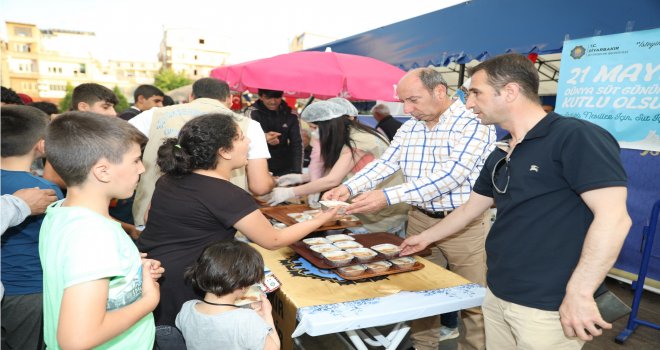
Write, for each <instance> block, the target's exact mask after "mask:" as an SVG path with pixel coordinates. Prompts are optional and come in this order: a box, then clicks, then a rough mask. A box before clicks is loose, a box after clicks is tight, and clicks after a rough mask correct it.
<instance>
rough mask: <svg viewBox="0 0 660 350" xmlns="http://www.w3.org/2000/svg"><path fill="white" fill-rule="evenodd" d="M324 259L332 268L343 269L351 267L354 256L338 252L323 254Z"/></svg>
mask: <svg viewBox="0 0 660 350" xmlns="http://www.w3.org/2000/svg"><path fill="white" fill-rule="evenodd" d="M321 255H323V259H325V260H326V261H327V262H328V264H329V265H330V266H333V267H341V266H346V265H349V264H350V263H351V262H352V261H353V255H351V254H348V253H347V252H345V251H343V250H337V251H334V252H326V253H322V254H321Z"/></svg>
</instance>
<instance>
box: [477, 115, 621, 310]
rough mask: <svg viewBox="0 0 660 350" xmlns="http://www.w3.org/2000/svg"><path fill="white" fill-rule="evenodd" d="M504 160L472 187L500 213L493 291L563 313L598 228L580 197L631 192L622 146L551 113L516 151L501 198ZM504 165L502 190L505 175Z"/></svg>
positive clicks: (491, 241) (497, 154)
mask: <svg viewBox="0 0 660 350" xmlns="http://www.w3.org/2000/svg"><path fill="white" fill-rule="evenodd" d="M507 138H508V137H507ZM505 156H506V152H504V151H503V150H501V149H499V148H496V149H495V151H493V153H491V154H490V156H489V157H488V159H486V164H485V166H484V167H483V169H482V170H481V174H480V175H479V178H478V179H477V181H476V183H475V185H474V187H473V190H474V191H475V192H476V193H479V194H481V195H484V196H488V197H493V198H494V200H495V204H496V206H497V220H496V221H495V224H494V225H493V227H492V228H491V230H490V233H489V234H488V237H487V238H486V254H487V259H488V260H487V265H488V272H487V282H488V287H489V288H490V289H491V291H492V292H493V294H495V295H496V296H497V297H499V298H501V299H504V300H507V301H510V302H513V303H516V304H520V305H524V306H528V307H533V308H538V309H542V310H558V309H559V306H560V305H561V302H562V300H563V298H564V294H565V291H566V284H567V283H568V280H569V278H570V277H571V274H572V273H573V270H574V269H575V267H576V265H577V263H578V260H579V258H580V253H581V251H582V245H583V244H584V239H585V236H586V233H587V229H588V228H589V225H590V224H591V222H592V221H593V214H592V212H591V210H590V209H589V207H587V205H586V204H585V203H584V201H582V198H581V197H580V194H581V193H583V192H586V191H589V190H594V189H598V188H605V187H615V186H626V173H625V171H624V169H623V166H622V164H621V158H620V150H619V146H618V143H617V141H616V140H615V139H614V138H613V137H612V135H610V134H609V133H608V132H607V131H605V130H604V129H602V128H601V127H599V126H596V125H595V124H592V123H589V122H586V121H583V120H579V119H575V118H566V117H562V116H559V115H558V114H555V113H550V114H548V115H547V116H546V117H545V118H543V119H542V120H541V121H540V122H539V123H538V124H537V125H536V126H534V128H532V129H531V130H530V131H529V132H528V133H527V135H526V136H525V139H524V140H523V142H521V143H520V144H518V145H517V146H516V148H515V149H514V151H513V153H512V155H511V157H510V161H509V163H508V171H509V181H508V188H507V190H506V193H504V194H500V193H498V192H496V191H495V189H494V188H493V185H492V174H493V169H494V168H495V167H496V165H497V164H498V162H499V161H500V160H501V159H502V158H503V157H505ZM499 164H500V166H498V168H497V169H498V171H497V178H496V181H498V182H497V185H498V188H499V189H500V190H503V189H504V187H505V185H506V171H507V169H506V165H505V164H504V163H503V162H499Z"/></svg>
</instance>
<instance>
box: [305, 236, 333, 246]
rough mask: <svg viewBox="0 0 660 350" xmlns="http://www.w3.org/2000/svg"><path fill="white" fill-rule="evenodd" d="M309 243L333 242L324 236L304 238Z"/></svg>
mask: <svg viewBox="0 0 660 350" xmlns="http://www.w3.org/2000/svg"><path fill="white" fill-rule="evenodd" d="M302 241H303V243H305V244H307V245H317V244H331V243H332V242H331V241H329V240H327V239H325V238H323V237H313V238H305V239H303V240H302Z"/></svg>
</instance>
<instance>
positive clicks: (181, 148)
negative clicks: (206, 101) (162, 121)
mask: <svg viewBox="0 0 660 350" xmlns="http://www.w3.org/2000/svg"><path fill="white" fill-rule="evenodd" d="M228 113H229V112H228ZM237 136H238V125H236V122H234V118H233V117H231V116H230V115H228V114H220V113H212V114H205V115H202V116H199V117H196V118H194V119H191V120H189V121H188V122H187V123H185V124H184V125H183V127H181V131H179V136H178V137H176V138H169V139H166V140H165V141H164V142H163V144H162V145H161V146H160V147H159V148H158V160H157V161H156V164H158V166H159V167H160V170H161V171H162V172H163V173H165V174H171V175H174V176H182V175H185V174H190V173H191V172H192V171H193V170H198V169H203V170H206V169H214V168H215V167H216V166H217V165H218V150H219V149H225V150H231V149H232V147H233V141H234V140H235V139H236V137H237Z"/></svg>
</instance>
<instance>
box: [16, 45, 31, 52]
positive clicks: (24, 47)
mask: <svg viewBox="0 0 660 350" xmlns="http://www.w3.org/2000/svg"><path fill="white" fill-rule="evenodd" d="M14 48H15V50H16V52H31V49H30V44H20V43H19V44H16V45H15V46H14Z"/></svg>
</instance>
